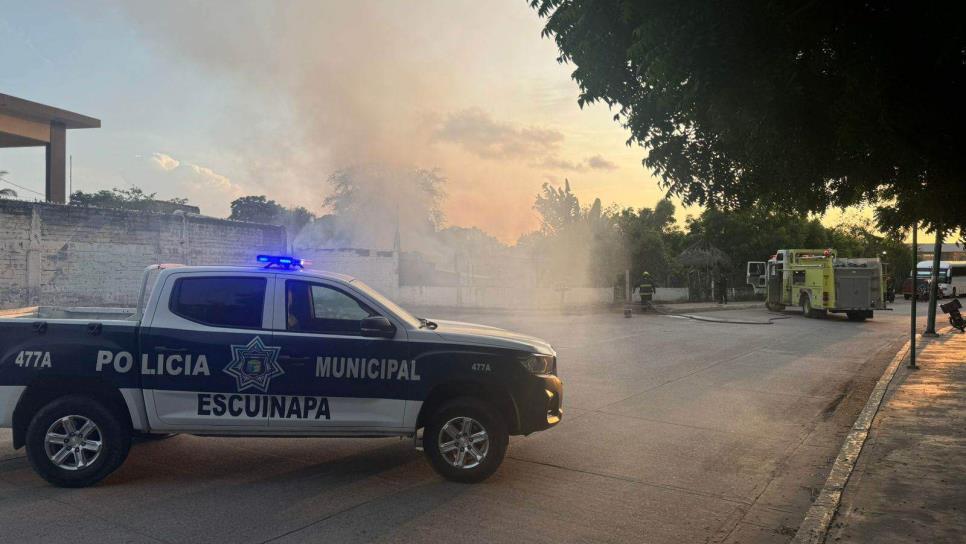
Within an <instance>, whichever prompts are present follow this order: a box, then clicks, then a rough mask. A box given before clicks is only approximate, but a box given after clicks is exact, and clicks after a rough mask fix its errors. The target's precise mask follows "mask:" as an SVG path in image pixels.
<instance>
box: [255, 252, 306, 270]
mask: <svg viewBox="0 0 966 544" xmlns="http://www.w3.org/2000/svg"><path fill="white" fill-rule="evenodd" d="M255 260H256V261H258V262H260V263H262V264H264V265H265V268H270V267H272V266H277V267H279V268H302V266H303V261H302V259H296V258H295V257H289V256H285V255H259V256H258V257H255Z"/></svg>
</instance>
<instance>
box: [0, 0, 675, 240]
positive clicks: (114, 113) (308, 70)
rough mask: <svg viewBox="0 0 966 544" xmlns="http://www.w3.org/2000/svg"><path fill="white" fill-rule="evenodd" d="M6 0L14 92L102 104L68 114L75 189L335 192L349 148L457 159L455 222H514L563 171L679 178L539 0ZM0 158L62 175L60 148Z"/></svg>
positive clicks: (452, 186)
mask: <svg viewBox="0 0 966 544" xmlns="http://www.w3.org/2000/svg"><path fill="white" fill-rule="evenodd" d="M0 6H2V9H0V43H2V44H3V45H2V48H0V66H2V67H3V68H2V73H0V92H4V93H7V94H12V95H14V96H18V97H21V98H26V99H29V100H34V101H38V102H42V103H45V104H50V105H54V106H58V107H62V108H65V109H69V110H72V111H76V112H78V113H83V114H86V115H90V116H93V117H96V118H98V119H100V120H101V121H102V128H100V129H90V130H75V131H71V132H70V133H69V134H68V147H69V149H68V153H69V154H70V155H72V157H73V182H72V187H73V189H74V190H84V191H93V190H98V189H109V188H112V187H129V186H132V185H135V186H139V187H141V188H143V189H144V190H146V191H148V192H157V196H158V197H159V198H162V199H167V198H172V197H187V198H188V199H189V201H190V202H191V203H193V204H196V205H198V206H200V207H201V210H202V213H205V214H208V215H214V216H221V217H224V216H227V215H228V213H229V203H230V202H231V200H233V199H234V198H237V197H238V196H242V195H248V194H266V195H268V196H269V198H273V199H275V200H277V201H279V202H281V203H283V204H286V205H304V206H306V207H308V208H309V209H311V210H313V211H316V212H320V211H322V204H321V203H322V200H323V199H324V198H325V195H326V194H327V192H328V190H329V187H328V185H327V183H326V179H327V178H328V176H329V174H331V173H332V172H333V171H335V170H337V169H339V168H344V167H347V166H351V165H357V164H368V163H379V164H389V165H393V166H398V167H401V168H438V169H439V171H440V173H441V174H442V175H443V176H444V177H445V178H446V179H447V183H446V192H447V198H446V200H445V202H444V209H443V211H444V214H445V217H446V223H447V224H448V225H458V226H467V227H469V226H476V227H480V228H482V229H484V230H486V231H487V232H490V233H491V234H493V235H495V236H497V237H498V238H500V239H501V240H504V241H513V240H515V239H516V238H517V237H518V236H519V235H520V234H522V233H524V232H527V231H529V230H532V229H535V228H536V227H537V226H538V219H537V217H536V215H535V213H534V211H533V209H532V205H533V200H534V197H535V196H536V194H537V193H538V192H539V190H540V186H541V184H543V183H544V182H551V183H554V184H560V183H562V182H563V180H564V178H569V179H570V181H571V185H572V186H573V187H574V189H575V192H576V193H577V194H578V196H579V197H580V198H581V200H582V201H583V202H584V203H585V204H588V205H589V204H590V203H591V202H592V200H593V198H594V197H600V198H601V199H602V200H603V202H604V203H605V205H606V204H611V203H619V204H621V205H624V206H636V207H639V206H652V205H653V204H654V203H655V202H656V201H657V200H658V199H660V198H661V197H662V196H663V192H662V191H661V190H660V188H659V187H658V185H657V182H656V179H655V178H654V177H652V175H651V174H650V173H649V172H647V171H646V170H645V169H644V168H643V167H642V166H641V159H642V158H643V150H642V149H641V148H639V147H628V146H627V145H626V140H627V137H628V134H627V132H626V131H625V130H624V129H623V128H622V127H620V126H619V125H618V124H617V123H615V122H614V121H613V119H612V113H611V112H610V111H609V110H608V108H607V107H605V106H590V107H585V108H584V109H581V108H579V107H578V105H577V86H576V83H574V82H573V81H572V80H571V78H570V72H571V71H572V68H573V67H572V66H568V65H561V64H559V63H557V61H556V58H557V50H556V47H555V45H554V44H553V42H552V41H551V40H550V39H547V38H543V37H541V35H540V31H541V29H542V23H541V20H540V18H539V17H538V16H537V15H536V13H535V12H534V11H533V10H531V9H530V8H529V7H528V6H527V3H526V2H525V1H524V0H498V1H488V2H468V1H452V0H447V1H421V2H389V1H385V2H383V1H364V2H316V1H308V2H300V1H294V2H293V1H289V2H274V3H269V2H220V1H204V2H188V1H178V2H169V3H148V2H129V1H124V2H110V1H99V2H92V3H87V2H85V3H77V2H43V1H41V2H30V3H24V2H12V1H8V0H0ZM52 15H53V16H52ZM0 170H6V171H8V172H9V173H8V175H7V178H8V179H9V180H11V181H13V182H15V183H17V184H18V185H22V186H24V187H28V188H31V189H33V190H34V191H37V192H41V193H42V192H43V175H44V169H43V151H42V149H39V148H37V149H26V150H3V151H0ZM15 190H16V188H15ZM19 192H20V193H21V196H25V197H30V196H36V195H35V194H34V193H30V192H28V191H24V190H20V191H19Z"/></svg>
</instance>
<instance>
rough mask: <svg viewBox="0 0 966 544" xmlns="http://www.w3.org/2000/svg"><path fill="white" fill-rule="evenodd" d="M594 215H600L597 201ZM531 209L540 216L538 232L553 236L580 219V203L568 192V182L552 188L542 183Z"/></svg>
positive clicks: (575, 196) (565, 181)
mask: <svg viewBox="0 0 966 544" xmlns="http://www.w3.org/2000/svg"><path fill="white" fill-rule="evenodd" d="M596 204H598V209H597V212H596V214H597V215H598V216H599V215H600V206H599V204H600V203H599V201H598V202H597V203H596ZM533 209H535V210H537V213H539V214H540V230H541V231H543V233H544V234H547V235H553V234H554V233H559V232H563V231H564V230H565V229H566V228H567V226H568V225H571V224H573V223H575V222H576V221H579V220H580V219H581V209H580V202H579V201H578V200H577V195H575V194H573V192H572V191H571V190H570V180H569V179H568V180H564V186H563V187H554V186H552V185H550V184H549V183H544V184H543V187H542V191H541V193H540V194H538V195H537V200H536V202H534V204H533Z"/></svg>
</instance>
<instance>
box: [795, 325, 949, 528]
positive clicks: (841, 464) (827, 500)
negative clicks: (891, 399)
mask: <svg viewBox="0 0 966 544" xmlns="http://www.w3.org/2000/svg"><path fill="white" fill-rule="evenodd" d="M945 332H946V331H945V330H944V331H943V333H945ZM922 340H923V336H922V335H921V334H919V335H916V346H917V348H918V347H923V344H921V343H920V341H922ZM925 343H928V341H927V342H925ZM917 352H918V349H917ZM908 353H909V341H908V340H907V341H906V343H905V344H904V345H903V346H902V348H901V349H899V351H898V353H896V355H895V357H893V359H892V361H891V362H890V363H889V365H888V366H887V367H886V369H885V372H883V373H882V376H881V377H880V378H879V381H878V382H877V383H876V384H875V388H874V389H873V390H872V394H871V395H869V400H868V401H867V402H866V403H865V407H864V408H863V409H862V412H860V413H859V417H858V418H857V419H856V420H855V423H854V424H853V425H852V430H850V431H849V434H848V435H846V437H845V442H844V443H843V444H842V449H841V450H839V454H838V457H836V458H835V463H834V464H833V465H832V470H831V472H829V475H828V478H827V479H826V480H825V485H824V486H823V487H822V491H821V492H820V493H819V495H818V497H817V498H816V499H815V502H813V503H812V506H811V507H810V508H809V509H808V512H807V513H806V514H805V519H804V520H802V523H801V525H799V526H798V531H797V532H796V533H795V538H793V539H792V541H791V542H792V543H793V544H822V543H824V542H825V539H826V537H827V536H828V529H829V526H830V525H831V523H832V518H833V517H835V512H836V511H837V510H838V508H839V504H840V503H841V501H842V492H843V491H844V490H845V486H846V484H848V482H849V477H851V476H852V471H853V470H854V469H855V463H856V461H858V459H859V454H860V453H862V447H863V446H864V445H865V441H866V439H867V438H868V437H869V430H870V429H871V428H872V422H873V420H874V419H875V415H876V413H878V411H879V406H881V405H882V399H883V398H884V397H885V394H886V391H887V390H888V389H889V384H890V383H892V379H893V378H894V377H895V375H896V371H897V370H898V369H899V365H900V364H901V363H902V362H903V361H904V360H905V359H906V356H907V355H908Z"/></svg>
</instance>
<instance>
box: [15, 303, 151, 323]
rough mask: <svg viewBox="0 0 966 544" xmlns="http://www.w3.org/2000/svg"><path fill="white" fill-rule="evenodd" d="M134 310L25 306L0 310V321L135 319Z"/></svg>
mask: <svg viewBox="0 0 966 544" xmlns="http://www.w3.org/2000/svg"><path fill="white" fill-rule="evenodd" d="M135 314H136V310H135V309H134V308H110V307H94V306H26V307H23V308H13V309H10V310H0V319H4V318H7V319H31V320H37V319H78V320H83V321H97V320H121V321H132V320H135V319H136V315H135Z"/></svg>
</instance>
